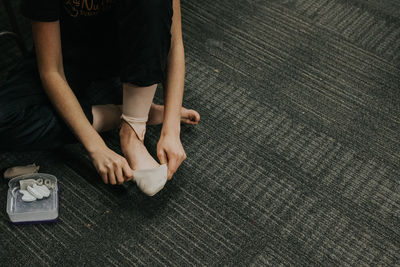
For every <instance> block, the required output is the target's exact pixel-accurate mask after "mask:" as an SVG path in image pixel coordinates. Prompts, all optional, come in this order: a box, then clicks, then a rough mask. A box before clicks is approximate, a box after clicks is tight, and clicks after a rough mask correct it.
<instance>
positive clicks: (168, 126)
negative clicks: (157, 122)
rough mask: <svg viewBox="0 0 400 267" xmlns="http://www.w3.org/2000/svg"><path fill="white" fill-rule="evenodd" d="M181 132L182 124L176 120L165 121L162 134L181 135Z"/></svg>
mask: <svg viewBox="0 0 400 267" xmlns="http://www.w3.org/2000/svg"><path fill="white" fill-rule="evenodd" d="M180 133H181V124H180V122H179V123H176V122H174V123H173V122H169V123H167V122H164V123H163V127H162V129H161V135H164V136H165V135H175V136H179V135H180Z"/></svg>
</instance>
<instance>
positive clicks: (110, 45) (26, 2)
mask: <svg viewBox="0 0 400 267" xmlns="http://www.w3.org/2000/svg"><path fill="white" fill-rule="evenodd" d="M21 11H22V14H23V15H24V16H26V17H28V18H30V19H31V22H32V32H33V38H34V49H32V50H31V51H30V52H29V54H28V55H27V56H25V57H24V58H23V59H22V60H21V61H20V62H19V64H18V65H17V66H16V67H15V68H14V69H13V70H12V71H11V72H10V73H9V76H8V77H7V79H6V82H5V83H4V84H3V85H2V86H1V88H0V140H1V141H0V142H1V144H0V148H3V149H13V150H15V149H49V148H54V147H58V146H60V145H63V144H67V143H71V142H75V141H80V142H81V143H82V144H83V146H84V147H85V149H86V150H87V151H88V153H89V155H90V156H91V158H92V160H93V163H94V166H95V167H96V169H97V171H98V172H99V174H100V175H101V177H102V179H103V181H104V182H105V183H110V184H113V185H114V184H121V183H123V182H124V181H128V180H130V179H132V178H133V171H132V170H144V169H146V170H147V169H156V168H158V167H159V166H160V164H168V165H167V166H168V179H171V178H172V175H173V174H174V173H175V172H176V170H177V168H178V167H179V165H180V164H181V163H182V161H183V160H185V158H186V154H185V151H184V149H183V147H182V144H181V141H180V123H181V122H183V123H188V124H197V123H198V121H199V120H200V115H199V114H198V113H197V112H196V111H194V110H188V109H185V108H182V97H183V88H184V75H185V61H184V48H183V42H182V31H181V14H180V1H179V0H22V3H21ZM108 77H119V79H120V81H121V83H122V91H123V94H122V95H123V97H122V105H116V104H120V103H121V101H119V103H110V104H108V105H93V103H91V102H90V96H86V95H85V92H86V91H85V89H86V88H88V87H89V85H90V84H91V82H93V81H96V80H100V79H104V78H108ZM158 83H163V88H164V104H165V107H164V106H160V105H156V104H154V103H152V100H153V97H154V94H155V91H156V88H157V84H158ZM113 90H115V89H113ZM115 94H117V92H115ZM159 123H163V126H162V131H161V136H160V140H159V141H158V144H157V157H158V158H159V161H160V164H159V163H158V162H157V161H156V160H155V159H154V158H153V157H152V156H151V155H150V154H149V153H148V151H147V149H146V147H145V146H144V143H143V140H144V135H145V132H146V124H147V125H150V124H159ZM117 127H120V131H119V135H120V141H121V149H122V152H123V154H124V155H125V157H121V156H120V155H119V154H117V153H115V152H114V151H112V150H111V149H109V148H108V147H107V146H106V144H105V142H104V141H103V140H102V138H101V137H100V135H99V134H98V132H101V131H106V130H110V129H112V128H117Z"/></svg>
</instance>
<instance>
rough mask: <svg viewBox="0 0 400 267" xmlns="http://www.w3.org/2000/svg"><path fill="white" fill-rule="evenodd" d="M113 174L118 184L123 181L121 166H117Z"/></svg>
mask: <svg viewBox="0 0 400 267" xmlns="http://www.w3.org/2000/svg"><path fill="white" fill-rule="evenodd" d="M115 176H116V179H117V182H118V184H123V183H124V181H125V179H124V176H123V175H122V169H121V166H118V168H117V169H116V170H115Z"/></svg>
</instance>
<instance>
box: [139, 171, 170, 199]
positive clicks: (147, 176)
mask: <svg viewBox="0 0 400 267" xmlns="http://www.w3.org/2000/svg"><path fill="white" fill-rule="evenodd" d="M167 178H168V169H167V164H161V165H160V166H159V167H157V168H153V169H143V170H134V171H133V181H135V182H136V184H137V186H138V187H139V189H140V190H141V191H142V192H143V193H145V194H146V195H148V196H154V195H155V194H157V193H158V192H159V191H161V189H163V188H164V185H165V183H166V182H167Z"/></svg>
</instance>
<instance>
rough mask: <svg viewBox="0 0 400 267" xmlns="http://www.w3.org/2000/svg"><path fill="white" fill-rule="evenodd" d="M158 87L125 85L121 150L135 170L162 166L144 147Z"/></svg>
mask: <svg viewBox="0 0 400 267" xmlns="http://www.w3.org/2000/svg"><path fill="white" fill-rule="evenodd" d="M156 89H157V85H156V84H155V85H151V86H143V87H139V86H135V85H133V84H130V83H124V84H123V105H122V115H121V118H122V120H123V123H122V125H121V133H120V134H121V149H122V152H123V153H124V155H125V156H126V157H127V160H128V162H129V165H130V166H131V168H132V169H134V170H140V169H152V168H156V167H158V166H160V165H159V164H158V163H157V161H156V160H155V159H154V158H153V157H152V156H151V155H150V154H149V152H148V151H147V149H146V147H145V146H144V136H145V133H146V122H147V120H148V115H149V111H150V107H151V103H152V101H153V98H154V94H155V92H156Z"/></svg>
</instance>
